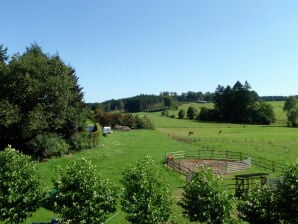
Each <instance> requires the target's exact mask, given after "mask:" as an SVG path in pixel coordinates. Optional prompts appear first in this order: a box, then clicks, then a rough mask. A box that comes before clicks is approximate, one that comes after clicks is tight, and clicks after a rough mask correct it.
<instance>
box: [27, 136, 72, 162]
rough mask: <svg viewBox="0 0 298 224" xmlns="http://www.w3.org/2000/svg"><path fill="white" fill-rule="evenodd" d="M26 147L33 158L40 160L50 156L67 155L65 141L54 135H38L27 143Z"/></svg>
mask: <svg viewBox="0 0 298 224" xmlns="http://www.w3.org/2000/svg"><path fill="white" fill-rule="evenodd" d="M28 146H29V147H30V148H31V150H32V151H33V152H34V154H35V156H36V157H38V158H39V159H41V160H42V159H43V158H48V157H51V156H61V155H62V154H64V153H67V152H68V149H69V145H68V144H67V143H66V141H65V140H64V139H63V138H62V137H60V136H59V135H57V134H54V133H47V134H38V135H37V136H36V137H35V138H34V139H32V140H31V141H30V142H29V143H28Z"/></svg>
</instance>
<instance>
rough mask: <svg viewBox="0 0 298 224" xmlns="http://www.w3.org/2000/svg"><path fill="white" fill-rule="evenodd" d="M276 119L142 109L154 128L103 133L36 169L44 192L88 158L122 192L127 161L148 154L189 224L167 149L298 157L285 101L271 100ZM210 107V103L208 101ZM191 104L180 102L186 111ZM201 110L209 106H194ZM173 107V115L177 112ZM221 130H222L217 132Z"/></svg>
mask: <svg viewBox="0 0 298 224" xmlns="http://www.w3.org/2000/svg"><path fill="white" fill-rule="evenodd" d="M272 104H273V105H274V109H275V113H276V118H277V123H275V124H273V125H269V126H264V125H242V124H227V123H202V122H198V121H195V120H194V121H189V120H187V119H183V120H180V119H177V118H168V117H162V116H161V114H160V112H154V113H140V114H141V115H146V116H148V117H149V118H150V119H151V120H152V121H153V122H154V124H155V129H156V130H132V131H130V132H117V131H116V132H114V133H113V134H111V135H109V136H108V137H101V140H100V146H98V147H96V148H94V149H91V150H85V151H81V152H79V153H76V154H73V155H67V156H63V157H62V158H54V159H51V160H49V161H47V162H43V163H39V164H38V172H39V174H40V178H41V182H42V184H43V187H44V189H45V190H46V191H50V190H51V189H52V188H53V184H52V180H53V179H56V178H57V176H58V174H57V168H58V167H61V168H63V167H65V166H67V164H68V163H70V162H71V161H73V160H75V159H77V158H82V157H84V158H86V159H89V160H91V161H92V163H93V164H94V165H96V167H97V171H98V174H99V175H100V176H101V177H103V178H108V179H110V180H113V181H114V182H115V183H116V184H117V185H118V186H119V194H120V192H121V182H120V181H121V178H122V170H123V169H124V167H126V166H127V165H128V164H131V163H134V161H136V160H140V159H143V158H144V157H145V156H146V155H150V156H151V157H152V158H153V159H154V160H156V161H157V163H158V164H159V165H160V167H161V170H162V172H163V174H164V175H165V176H167V178H166V181H167V183H168V185H169V187H170V189H171V190H172V197H173V213H172V216H171V219H170V223H189V222H188V221H187V219H185V218H184V217H182V213H181V209H180V207H179V206H177V204H176V202H177V199H178V198H179V195H180V194H181V188H182V186H183V185H184V183H185V180H184V179H183V177H182V176H179V175H178V174H176V173H173V172H172V171H170V170H168V169H167V168H165V167H164V165H163V160H164V156H165V153H166V152H171V151H180V150H185V151H187V150H195V149H198V148H202V149H204V148H213V149H216V150H230V151H242V152H247V153H249V154H251V155H254V156H260V157H264V158H267V159H270V160H274V161H276V162H281V163H290V162H293V161H296V160H297V159H298V153H297V149H298V129H297V128H296V129H294V128H288V127H286V116H285V114H284V112H283V111H282V107H283V103H280V102H272ZM206 105H207V106H210V107H211V106H212V105H211V104H206ZM188 106H189V104H184V105H181V107H183V108H184V109H185V110H187V107H188ZM193 106H195V107H196V108H198V110H199V109H200V107H201V106H205V104H193ZM177 113H178V110H171V111H169V114H176V115H177ZM189 131H193V132H194V134H193V135H192V136H191V138H196V139H197V141H196V145H193V144H186V143H181V142H178V141H176V140H173V139H172V138H171V136H180V137H184V138H187V137H189V136H188V132H189ZM219 132H220V133H219ZM56 216H57V215H55V214H53V213H52V212H50V211H47V210H45V209H43V208H41V209H39V210H38V211H37V212H36V213H34V214H33V216H32V217H31V218H29V219H27V220H26V222H25V223H28V224H31V223H32V222H42V221H49V220H50V219H51V218H53V217H56ZM106 223H111V224H116V223H127V222H126V221H125V217H124V214H123V213H122V212H120V207H119V210H118V212H116V213H115V214H114V215H113V216H112V217H111V219H109V220H108V221H107V222H106Z"/></svg>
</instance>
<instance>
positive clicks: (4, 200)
mask: <svg viewBox="0 0 298 224" xmlns="http://www.w3.org/2000/svg"><path fill="white" fill-rule="evenodd" d="M43 195H44V194H43V192H42V190H41V187H40V183H39V178H38V176H37V173H36V170H35V165H34V163H33V162H32V161H31V160H30V157H28V156H26V155H23V154H22V153H20V152H18V151H16V150H15V149H13V148H11V147H10V146H8V147H7V148H6V149H5V150H4V151H1V152H0V220H1V221H6V223H21V222H22V221H24V220H25V219H26V217H28V216H30V215H31V213H32V212H34V211H35V210H36V209H37V208H38V207H39V204H40V203H39V202H40V201H41V199H42V198H43Z"/></svg>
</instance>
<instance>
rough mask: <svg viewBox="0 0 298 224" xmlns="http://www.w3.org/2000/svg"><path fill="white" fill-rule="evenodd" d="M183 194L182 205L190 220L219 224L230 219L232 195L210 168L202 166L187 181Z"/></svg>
mask: <svg viewBox="0 0 298 224" xmlns="http://www.w3.org/2000/svg"><path fill="white" fill-rule="evenodd" d="M182 196H183V198H182V200H181V202H180V205H181V206H182V208H183V210H184V212H183V213H184V215H185V216H187V217H188V218H189V219H190V221H199V222H206V223H210V224H211V223H212V224H216V223H217V224H219V223H227V222H228V221H229V220H230V210H231V208H232V201H231V196H230V194H229V193H228V191H227V189H226V186H225V185H224V183H223V180H222V179H220V178H219V177H218V176H217V175H216V174H214V173H213V171H212V170H211V169H210V168H204V167H203V168H200V169H199V170H198V171H197V172H196V173H195V174H194V175H193V176H192V177H191V179H190V180H189V181H188V182H187V183H186V185H185V187H184V192H183V193H182Z"/></svg>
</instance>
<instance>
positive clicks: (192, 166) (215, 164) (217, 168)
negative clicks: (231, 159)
mask: <svg viewBox="0 0 298 224" xmlns="http://www.w3.org/2000/svg"><path fill="white" fill-rule="evenodd" d="M176 162H178V163H180V165H181V166H184V167H187V168H188V169H189V170H191V171H196V169H197V168H198V167H199V166H208V167H211V168H212V169H213V171H214V172H216V173H220V174H224V173H226V167H227V161H225V160H202V159H183V160H179V161H176Z"/></svg>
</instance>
